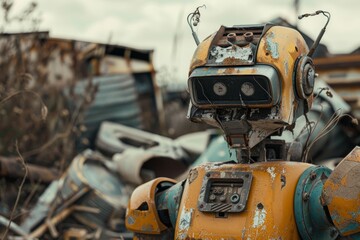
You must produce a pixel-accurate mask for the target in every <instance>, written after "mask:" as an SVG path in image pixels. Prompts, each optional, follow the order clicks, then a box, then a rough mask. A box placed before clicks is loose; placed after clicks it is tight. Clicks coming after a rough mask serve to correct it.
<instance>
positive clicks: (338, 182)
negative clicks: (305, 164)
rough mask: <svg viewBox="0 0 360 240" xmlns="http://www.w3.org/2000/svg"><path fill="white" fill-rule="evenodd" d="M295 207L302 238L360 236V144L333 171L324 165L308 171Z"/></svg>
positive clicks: (303, 178) (295, 201) (300, 185)
mask: <svg viewBox="0 0 360 240" xmlns="http://www.w3.org/2000/svg"><path fill="white" fill-rule="evenodd" d="M294 211H295V218H296V224H297V228H298V231H299V234H300V235H301V237H302V239H308V240H310V239H337V236H338V235H340V236H341V237H346V239H360V147H356V148H355V149H354V150H353V151H352V152H351V153H350V154H349V155H348V156H346V157H345V158H344V159H343V160H342V161H341V162H340V164H339V165H338V166H337V167H336V168H335V169H334V171H333V172H331V170H330V169H328V168H325V167H321V166H313V167H310V168H309V169H307V170H306V171H304V173H303V174H302V175H301V177H300V179H299V181H298V184H297V187H296V192H295V198H294Z"/></svg>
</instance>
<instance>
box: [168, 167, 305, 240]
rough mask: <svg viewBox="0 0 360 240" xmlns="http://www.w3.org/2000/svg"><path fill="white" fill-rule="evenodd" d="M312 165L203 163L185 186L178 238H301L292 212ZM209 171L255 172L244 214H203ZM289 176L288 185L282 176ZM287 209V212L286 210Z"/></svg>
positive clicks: (222, 173) (177, 229)
mask: <svg viewBox="0 0 360 240" xmlns="http://www.w3.org/2000/svg"><path fill="white" fill-rule="evenodd" d="M310 166H311V165H309V164H303V163H291V162H272V163H270V162H267V163H255V164H251V165H249V164H226V163H223V164H221V163H218V164H213V163H212V164H204V165H201V166H199V167H196V168H195V169H196V170H197V172H198V177H197V178H196V179H195V180H194V181H193V182H192V183H190V182H189V181H187V183H186V184H185V186H184V192H183V195H182V201H181V205H180V207H179V215H178V219H177V226H176V229H175V234H176V236H175V238H176V239H192V238H194V239H213V240H215V239H224V238H225V239H299V236H298V234H297V230H296V224H295V217H294V213H293V208H294V205H293V201H294V196H293V195H294V191H295V188H296V184H297V181H298V178H299V176H300V175H301V174H302V172H303V171H304V170H305V169H307V168H309V167H310ZM209 172H216V173H218V174H219V176H221V175H224V173H225V172H231V173H233V172H244V173H246V172H248V173H251V174H252V175H253V182H252V184H251V187H250V189H249V198H248V201H247V204H246V207H245V210H244V212H242V213H232V214H228V215H226V214H220V215H219V214H218V216H217V217H215V215H216V213H208V214H203V213H202V212H201V210H200V206H199V204H198V203H199V202H198V201H199V196H200V194H201V193H204V191H206V190H205V189H204V188H203V187H202V186H203V179H204V178H206V174H207V173H209ZM284 178H286V184H285V185H284V184H283V179H284ZM284 209H286V211H284Z"/></svg>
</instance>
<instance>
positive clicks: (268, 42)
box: [257, 26, 311, 124]
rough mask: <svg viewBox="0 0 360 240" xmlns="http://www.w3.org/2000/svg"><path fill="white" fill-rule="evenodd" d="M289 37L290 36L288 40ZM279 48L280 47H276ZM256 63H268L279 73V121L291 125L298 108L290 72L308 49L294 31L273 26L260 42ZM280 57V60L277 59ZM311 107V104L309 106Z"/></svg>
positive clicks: (298, 34)
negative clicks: (280, 99)
mask: <svg viewBox="0 0 360 240" xmlns="http://www.w3.org/2000/svg"><path fill="white" fill-rule="evenodd" d="M289 36H291V37H290V38H289ZM277 46H281V47H277ZM258 49H259V50H258V55H257V62H258V63H270V64H272V65H273V66H275V67H276V68H277V69H278V71H279V72H280V73H281V77H280V79H281V81H282V82H281V94H280V95H281V97H282V104H281V109H280V115H281V117H280V118H281V120H282V121H284V122H287V123H289V124H291V123H292V122H293V121H294V119H296V118H297V116H295V115H294V114H295V109H296V108H297V107H298V102H297V101H296V96H295V93H294V86H293V81H292V80H291V79H292V77H293V76H292V71H293V69H295V63H296V60H297V58H298V57H300V55H301V53H305V52H307V50H308V48H307V45H306V43H305V41H304V39H303V38H302V37H301V35H300V33H299V32H297V31H296V30H289V29H288V28H284V27H280V26H275V27H272V28H270V29H269V30H268V31H267V32H266V34H265V35H264V37H263V38H262V39H261V40H260V43H259V47H258ZM279 56H281V58H279ZM309 106H311V102H310V104H309Z"/></svg>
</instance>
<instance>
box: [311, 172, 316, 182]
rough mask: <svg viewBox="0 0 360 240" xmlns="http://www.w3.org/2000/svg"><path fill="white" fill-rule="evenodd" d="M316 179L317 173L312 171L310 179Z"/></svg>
mask: <svg viewBox="0 0 360 240" xmlns="http://www.w3.org/2000/svg"><path fill="white" fill-rule="evenodd" d="M315 179H316V173H315V172H311V173H310V180H315Z"/></svg>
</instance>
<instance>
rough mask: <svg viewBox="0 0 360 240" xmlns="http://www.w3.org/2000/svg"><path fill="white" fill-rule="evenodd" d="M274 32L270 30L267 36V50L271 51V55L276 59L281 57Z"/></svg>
mask: <svg viewBox="0 0 360 240" xmlns="http://www.w3.org/2000/svg"><path fill="white" fill-rule="evenodd" d="M273 40H274V33H273V32H270V34H268V35H267V38H266V51H268V52H270V54H271V57H272V58H274V59H278V58H279V49H278V48H279V45H278V43H277V42H274V41H273Z"/></svg>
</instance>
